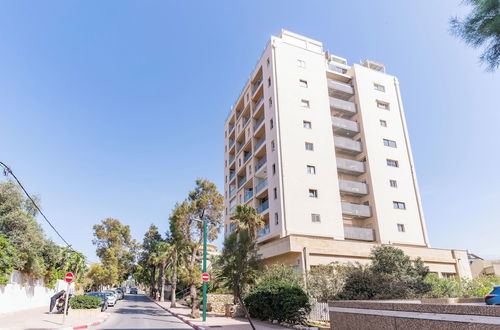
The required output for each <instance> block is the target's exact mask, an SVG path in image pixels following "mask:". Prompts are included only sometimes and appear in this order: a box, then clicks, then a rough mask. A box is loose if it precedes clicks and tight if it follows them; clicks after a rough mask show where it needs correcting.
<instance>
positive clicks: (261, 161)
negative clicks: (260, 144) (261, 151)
mask: <svg viewBox="0 0 500 330" xmlns="http://www.w3.org/2000/svg"><path fill="white" fill-rule="evenodd" d="M266 161H267V158H266V157H264V158H262V159H261V160H259V162H258V163H257V166H255V172H257V171H258V170H260V168H261V167H262V166H264V164H265V163H266Z"/></svg>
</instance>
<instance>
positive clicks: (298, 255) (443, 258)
mask: <svg viewBox="0 0 500 330" xmlns="http://www.w3.org/2000/svg"><path fill="white" fill-rule="evenodd" d="M377 245H378V244H376V243H369V242H360V241H349V240H334V239H328V238H324V237H311V236H299V235H290V236H286V237H283V238H280V239H277V240H274V241H270V242H266V243H263V244H261V245H260V248H259V252H260V253H261V254H262V256H263V258H264V259H265V261H266V264H275V263H281V264H285V265H290V266H292V267H294V268H295V269H297V271H299V272H301V273H304V272H306V271H309V270H310V269H311V267H314V266H316V265H327V264H330V263H332V262H339V263H349V262H350V263H355V262H359V263H361V264H366V263H369V262H370V259H369V256H370V252H371V250H372V248H374V247H376V246H377ZM392 246H394V247H397V248H399V249H401V250H403V251H404V253H405V254H406V255H408V256H409V257H411V258H412V259H414V258H417V257H420V258H421V259H422V260H423V261H424V263H425V265H426V266H428V267H429V270H430V272H431V273H436V274H437V275H438V276H439V277H451V276H458V277H461V278H472V275H471V269H470V266H469V263H468V258H467V252H466V251H465V250H447V249H435V248H428V247H424V246H406V245H396V244H394V245H392Z"/></svg>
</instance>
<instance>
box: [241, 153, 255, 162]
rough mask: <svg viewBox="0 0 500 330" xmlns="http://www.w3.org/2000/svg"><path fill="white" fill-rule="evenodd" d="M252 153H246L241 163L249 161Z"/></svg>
mask: <svg viewBox="0 0 500 330" xmlns="http://www.w3.org/2000/svg"><path fill="white" fill-rule="evenodd" d="M252 155H253V153H252V152H251V151H249V152H247V153H246V154H245V157H244V158H243V163H246V162H247V160H249V159H250V158H251V157H252Z"/></svg>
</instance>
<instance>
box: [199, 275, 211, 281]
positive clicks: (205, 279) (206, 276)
mask: <svg viewBox="0 0 500 330" xmlns="http://www.w3.org/2000/svg"><path fill="white" fill-rule="evenodd" d="M201 280H202V281H203V282H208V281H210V274H208V273H203V274H201Z"/></svg>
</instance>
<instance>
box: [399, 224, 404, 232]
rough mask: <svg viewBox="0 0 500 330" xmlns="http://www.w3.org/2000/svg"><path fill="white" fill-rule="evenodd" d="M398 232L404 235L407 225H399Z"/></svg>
mask: <svg viewBox="0 0 500 330" xmlns="http://www.w3.org/2000/svg"><path fill="white" fill-rule="evenodd" d="M398 231H399V232H400V233H404V232H405V225H403V224H402V223H398Z"/></svg>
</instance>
